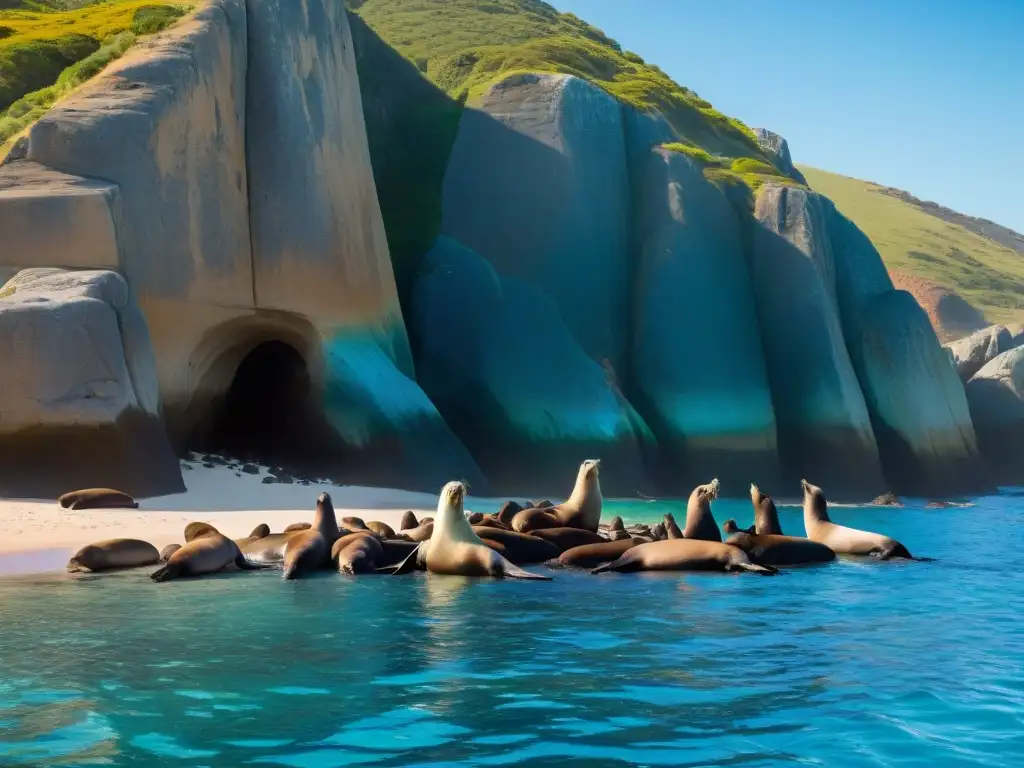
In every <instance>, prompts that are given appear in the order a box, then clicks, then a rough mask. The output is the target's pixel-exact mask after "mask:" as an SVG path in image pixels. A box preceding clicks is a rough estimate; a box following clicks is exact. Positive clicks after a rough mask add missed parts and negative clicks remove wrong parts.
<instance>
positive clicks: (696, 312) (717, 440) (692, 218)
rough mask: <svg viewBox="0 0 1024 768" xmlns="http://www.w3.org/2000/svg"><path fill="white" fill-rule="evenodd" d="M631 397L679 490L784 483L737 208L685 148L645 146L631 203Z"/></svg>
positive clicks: (739, 491)
mask: <svg viewBox="0 0 1024 768" xmlns="http://www.w3.org/2000/svg"><path fill="white" fill-rule="evenodd" d="M637 211H638V216H639V219H638V223H637V232H638V239H639V251H638V255H637V259H636V274H637V277H636V282H635V285H636V315H635V320H634V322H635V325H634V331H633V332H634V342H633V373H632V376H631V377H630V380H631V382H632V385H631V387H630V397H631V400H632V401H633V403H634V404H635V405H636V406H637V408H638V409H639V410H640V413H641V414H642V415H643V417H644V419H645V420H646V421H647V423H648V424H649V425H650V427H651V429H652V430H653V431H654V433H655V435H656V437H657V439H658V444H659V446H660V447H661V449H662V451H663V452H664V453H665V455H666V458H667V459H668V461H669V463H670V469H669V471H668V472H666V473H665V478H664V479H663V481H662V484H663V485H664V486H666V487H670V488H672V489H673V490H675V491H684V490H685V491H688V490H689V489H691V488H692V487H693V486H694V485H696V484H699V483H701V482H707V481H708V479H709V478H711V477H719V478H720V479H721V481H722V483H723V486H724V490H725V492H726V493H730V494H732V495H736V496H743V495H744V494H746V492H747V488H748V486H749V484H750V481H751V480H756V481H757V482H759V483H761V484H762V485H766V484H767V485H771V484H773V483H775V482H777V481H778V479H779V477H778V476H779V466H778V454H777V446H776V430H775V412H774V409H773V407H772V396H771V389H770V387H769V384H768V375H767V372H766V370H765V363H764V350H763V348H762V345H761V338H760V335H759V334H758V321H757V311H756V308H755V304H754V295H753V291H752V290H751V282H750V273H749V269H748V267H747V263H746V260H745V259H744V255H743V245H742V242H741V240H740V227H739V220H738V218H737V216H736V212H735V210H734V209H733V207H732V205H731V204H730V203H729V201H728V200H727V199H726V197H725V196H724V195H723V194H722V193H721V192H720V191H719V189H718V188H717V187H716V186H714V185H713V184H711V183H709V182H707V181H706V180H705V179H704V175H703V173H702V171H701V168H700V167H699V166H698V165H697V164H696V163H694V162H693V161H692V160H690V159H689V158H688V157H687V156H686V155H683V154H680V153H677V152H671V151H668V150H663V149H660V150H654V151H653V152H649V153H648V162H647V163H646V175H645V179H644V185H643V188H642V190H641V195H640V198H639V201H638V206H637Z"/></svg>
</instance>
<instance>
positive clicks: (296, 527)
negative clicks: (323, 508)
mask: <svg viewBox="0 0 1024 768" xmlns="http://www.w3.org/2000/svg"><path fill="white" fill-rule="evenodd" d="M312 527H313V524H312V523H292V524H291V525H289V526H286V527H285V529H284V532H285V533H294V532H295V531H308V530H309V529H310V528H312Z"/></svg>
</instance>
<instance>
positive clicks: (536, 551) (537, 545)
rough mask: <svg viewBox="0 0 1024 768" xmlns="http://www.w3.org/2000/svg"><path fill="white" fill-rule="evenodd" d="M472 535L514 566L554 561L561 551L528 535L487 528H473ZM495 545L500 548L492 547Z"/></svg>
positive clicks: (551, 544) (542, 540) (548, 542)
mask: <svg viewBox="0 0 1024 768" xmlns="http://www.w3.org/2000/svg"><path fill="white" fill-rule="evenodd" d="M473 533H475V534H476V535H477V536H479V537H480V538H481V540H483V542H484V544H486V545H487V546H488V547H490V548H491V549H493V550H494V551H495V552H499V553H501V554H502V555H504V556H505V557H506V558H508V559H509V560H510V561H511V562H513V563H515V564H516V565H529V564H531V563H543V562H546V561H548V560H554V559H555V558H556V557H558V554H559V553H560V552H561V551H562V550H561V549H559V548H558V547H557V546H556V545H555V544H553V543H551V542H550V541H545V540H544V539H541V538H539V537H537V536H534V535H533V534H529V533H518V532H516V531H507V530H504V529H502V528H491V527H489V526H476V527H474V528H473ZM495 544H498V545H500V547H496V546H493V545H495Z"/></svg>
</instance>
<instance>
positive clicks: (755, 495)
mask: <svg viewBox="0 0 1024 768" xmlns="http://www.w3.org/2000/svg"><path fill="white" fill-rule="evenodd" d="M762 499H764V494H763V493H761V489H760V488H758V487H757V485H755V484H754V483H751V484H750V500H751V501H752V502H753V503H754V506H755V507H756V506H757V505H758V504H760V503H761V500H762Z"/></svg>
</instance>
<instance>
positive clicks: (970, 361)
mask: <svg viewBox="0 0 1024 768" xmlns="http://www.w3.org/2000/svg"><path fill="white" fill-rule="evenodd" d="M1016 345H1017V343H1016V340H1015V338H1014V335H1013V334H1012V333H1010V331H1009V330H1008V329H1007V328H1006V327H1005V326H1002V325H990V326H988V327H987V328H982V329H981V330H980V331H977V332H976V333H972V334H971V335H970V336H968V337H966V338H964V339H960V340H958V341H954V342H951V343H949V344H947V345H946V348H947V349H948V350H949V351H950V352H952V353H953V360H954V362H955V363H956V371H957V373H958V374H959V375H960V379H961V381H963V382H964V383H965V384H966V383H967V382H968V381H970V380H971V378H972V377H973V376H974V375H975V374H976V373H977V372H978V371H980V370H981V369H982V368H983V367H984V366H985V365H987V364H988V363H989V362H991V361H992V360H994V359H995V358H997V357H998V356H999V355H1001V354H1003V353H1004V352H1008V351H1009V350H1011V349H1013V348H1014V347H1015V346H1016Z"/></svg>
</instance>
